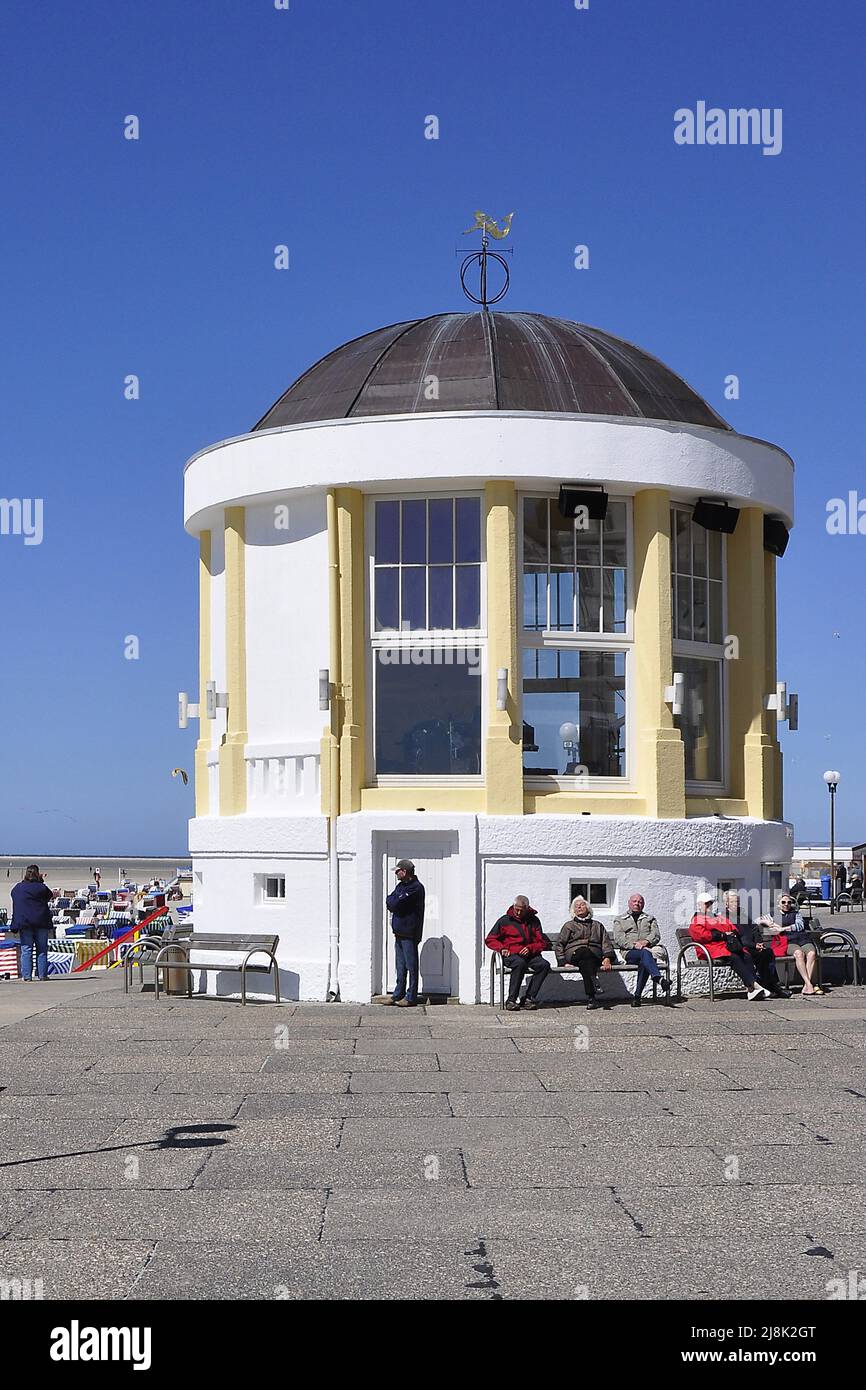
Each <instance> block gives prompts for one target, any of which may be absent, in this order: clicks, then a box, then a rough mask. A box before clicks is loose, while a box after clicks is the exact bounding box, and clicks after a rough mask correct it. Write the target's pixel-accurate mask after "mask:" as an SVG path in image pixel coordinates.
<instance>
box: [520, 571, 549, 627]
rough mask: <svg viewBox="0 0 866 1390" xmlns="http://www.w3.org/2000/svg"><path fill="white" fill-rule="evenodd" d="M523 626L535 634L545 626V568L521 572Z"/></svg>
mask: <svg viewBox="0 0 866 1390" xmlns="http://www.w3.org/2000/svg"><path fill="white" fill-rule="evenodd" d="M523 626H524V627H526V628H531V629H533V630H534V631H536V632H540V631H543V629H544V628H545V627H546V626H547V566H546V565H545V566H544V568H543V569H536V568H535V567H533V568H532V569H525V570H524V571H523Z"/></svg>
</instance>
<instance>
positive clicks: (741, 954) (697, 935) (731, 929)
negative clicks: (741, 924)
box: [689, 893, 770, 1000]
mask: <svg viewBox="0 0 866 1390" xmlns="http://www.w3.org/2000/svg"><path fill="white" fill-rule="evenodd" d="M715 900H716V895H715V893H699V894H698V898H697V908H698V910H697V912H696V913H695V915H694V917H693V918H692V920H691V922H690V923H689V936H690V937H691V938H692V941H696V942H698V943H699V944H700V945H701V946H703V948H704V950H705V951H706V953H707V955H708V956H710V957H711V958H712V959H713V960H721V959H723V958H724V960H725V964H726V965H728V966H730V968H731V970H733V972H734V974H735V975H739V977H740V979H741V980H742V982H743V984H744V985H745V986H746V997H747V998H748V999H750V1000H758V999H769V997H770V993H769V990H766V989H764V987H763V985H761V984H759V983H758V977H757V975H756V974H755V967H754V965H753V964H752V958H751V956H749V955H748V954H747V952H746V949H745V947H744V946H743V942H742V938H741V937H740V934H739V932H738V931H737V929H736V927H735V926H734V924H733V922H729V921H728V919H727V917H715V916H714V915H713V913H712V906H713V903H714V902H715ZM700 958H701V959H704V957H703V954H702V953H701V956H700ZM710 968H711V969H712V967H710Z"/></svg>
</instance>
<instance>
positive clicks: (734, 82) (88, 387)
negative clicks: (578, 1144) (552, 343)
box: [0, 0, 866, 855]
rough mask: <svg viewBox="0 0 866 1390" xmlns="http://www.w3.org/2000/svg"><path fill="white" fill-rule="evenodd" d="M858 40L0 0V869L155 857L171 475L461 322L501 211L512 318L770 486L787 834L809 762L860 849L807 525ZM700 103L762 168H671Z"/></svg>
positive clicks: (852, 288) (810, 774)
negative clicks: (643, 397) (666, 368)
mask: <svg viewBox="0 0 866 1390" xmlns="http://www.w3.org/2000/svg"><path fill="white" fill-rule="evenodd" d="M864 37H866V33H864V17H863V8H862V5H861V4H860V3H859V0H837V3H836V4H833V5H831V6H827V5H821V4H819V3H817V0H725V3H724V4H721V3H719V4H712V5H711V4H688V5H684V4H683V3H682V0H590V7H589V9H588V10H586V11H576V10H575V9H574V5H573V3H572V0H533V2H532V3H527V2H526V0H491V2H490V3H488V4H486V5H485V4H477V5H469V4H466V3H465V0H437V2H436V4H434V5H425V4H413V3H409V0H363V3H361V2H360V0H291V6H290V9H289V11H288V12H283V11H277V10H275V8H274V5H273V0H208V3H206V4H191V3H186V4H179V3H177V0H148V2H147V3H146V4H135V5H121V4H117V3H116V0H89V3H88V4H86V5H72V4H68V3H63V2H62V0H47V3H40V4H34V3H33V0H5V3H4V5H3V8H2V15H0V46H2V52H3V54H4V81H3V84H2V88H0V113H2V131H3V140H2V145H3V156H2V158H3V165H4V172H3V192H4V199H3V202H4V210H3V216H2V225H0V239H2V256H0V276H2V304H3V308H4V315H3V318H4V331H3V348H4V354H3V356H4V363H3V370H2V374H0V382H2V391H3V445H4V448H3V481H2V487H0V493H2V494H3V495H4V496H6V497H16V496H17V497H41V498H43V499H44V507H45V520H44V526H45V533H44V541H43V543H42V544H41V545H39V546H30V547H25V546H24V545H23V543H22V539H21V538H20V537H17V538H16V537H11V536H6V537H0V575H2V594H3V613H4V619H5V624H4V625H5V641H4V644H3V661H2V671H3V681H2V692H3V694H2V705H3V731H4V739H3V772H2V783H0V785H2V828H0V851H2V852H3V853H7V852H9V853H33V854H52V853H53V854H58V853H83V854H88V853H93V854H97V855H99V854H101V855H106V854H109V853H113V852H116V853H121V854H123V853H138V854H147V853H170V854H173V853H178V852H180V851H182V850H183V849H184V847H185V845H186V820H187V817H188V816H189V815H190V814H191V811H192V785H191V784H190V786H189V788H187V789H184V788H183V787H182V785H181V783H180V780H179V779H175V780H172V779H171V776H170V771H171V768H172V767H175V766H178V765H180V766H183V767H186V768H191V765H192V752H193V743H194V739H195V736H196V730H195V726H192V725H191V727H190V729H189V730H188V731H187V732H185V733H184V732H181V731H179V730H178V729H177V728H176V713H175V696H176V692H177V690H178V689H181V688H186V689H188V690H190V691H194V690H195V688H196V685H197V675H196V639H195V626H196V547H195V544H194V542H193V541H192V540H191V539H190V538H189V537H187V536H186V535H185V533H184V530H183V526H182V519H181V485H182V468H183V464H184V462H185V460H186V459H187V457H188V456H189V455H190V454H191V453H193V452H194V451H195V450H196V449H198V448H200V447H202V446H203V445H205V444H207V443H210V442H212V441H214V440H218V439H220V438H223V437H226V436H230V435H234V434H238V433H242V432H243V431H244V430H246V429H248V428H249V427H250V426H251V425H252V424H253V422H254V421H255V420H256V419H258V417H259V416H260V415H261V414H262V413H263V411H264V410H265V409H266V408H267V407H268V406H269V405H270V404H271V403H272V402H273V400H274V399H275V398H276V397H277V396H278V395H279V394H280V393H281V392H282V391H283V390H284V389H285V387H286V386H287V385H288V383H289V382H290V381H292V380H293V378H294V377H295V376H297V375H298V373H299V372H301V371H302V370H303V369H304V368H305V367H306V366H307V365H308V364H309V363H310V362H312V361H313V360H314V359H316V358H317V357H319V356H320V355H321V354H322V353H323V352H325V351H327V350H328V349H330V348H331V347H333V346H335V345H336V344H338V343H340V342H342V341H344V340H346V339H348V338H351V337H353V336H355V335H357V334H359V333H363V332H365V331H366V330H368V329H371V328H373V327H375V326H377V325H380V324H385V323H390V322H393V321H395V320H399V319H403V318H411V317H414V316H416V315H423V314H428V313H434V312H438V311H441V310H447V309H453V308H458V309H459V308H462V307H464V301H463V300H462V298H461V295H460V292H459V288H458V285H457V279H456V270H455V256H454V248H455V246H457V245H458V243H459V242H460V236H459V233H460V232H461V231H462V230H463V228H465V227H467V226H468V225H469V222H470V220H471V215H472V212H473V210H474V209H475V208H478V207H481V208H484V209H486V210H488V211H490V212H494V213H499V214H504V213H505V212H508V211H511V210H512V209H514V210H516V217H515V222H514V233H513V244H514V250H515V256H514V280H513V289H512V293H511V296H510V299H509V301H508V302H509V306H510V307H512V308H522V309H528V310H537V311H541V312H548V313H553V314H559V315H562V316H565V317H571V318H575V319H578V320H583V321H585V322H587V323H591V324H598V325H601V326H603V327H604V328H606V329H608V330H610V331H612V332H614V333H618V334H621V335H622V336H624V337H626V338H628V339H631V340H633V341H635V342H637V343H640V344H642V345H643V346H645V347H646V348H647V349H649V350H650V351H652V352H654V353H656V354H657V355H658V356H660V357H661V358H663V359H664V360H665V361H667V362H668V363H670V365H671V366H672V367H674V368H675V369H676V370H678V371H680V372H681V373H682V374H683V375H684V376H685V377H686V379H687V380H689V381H690V382H691V383H692V384H693V385H694V386H696V387H697V388H698V390H700V391H701V392H702V393H703V394H704V395H705V396H706V397H707V399H708V400H709V401H710V402H711V403H712V404H713V405H715V406H716V407H717V408H718V409H719V410H720V411H721V413H722V414H723V415H725V416H726V417H727V418H728V419H729V420H730V421H731V423H732V424H733V425H734V427H735V428H737V429H739V430H741V431H743V432H745V433H748V434H756V435H759V436H762V437H764V438H767V439H770V440H773V441H775V442H777V443H779V444H781V445H782V446H783V447H784V448H785V449H787V450H788V452H789V453H791V454H792V455H793V457H794V459H795V461H796V464H797V508H798V510H797V527H796V530H795V532H794V534H793V536H792V539H791V544H790V546H789V549H788V553H787V555H786V556H785V558H784V560H783V561H782V562H781V564H780V566H779V574H780V675H781V676H782V677H784V678H785V679H787V681H788V683H789V685H790V687H791V688H793V689H797V690H798V691H799V692H800V696H801V722H802V728H801V731H800V732H799V733H797V734H792V735H788V734H787V733H786V734H785V735H784V747H785V754H786V774H785V775H786V812H787V815H788V817H789V818H791V819H793V820H794V822H795V830H796V835H797V838H798V839H809V838H817V837H821V836H823V835H825V834H826V811H827V807H826V803H827V795H826V792H825V790H824V787H823V784H822V782H821V774H822V772H823V770H824V769H825V768H827V767H837V768H839V769H840V770H841V772H842V775H843V782H842V786H841V788H840V793H839V813H840V835H841V836H842V837H843V838H844V837H853V838H855V839H866V812H864V809H863V804H862V799H861V793H860V787H861V785H862V783H863V773H864V753H866V732H864V719H863V714H862V710H863V692H864V688H866V659H864V643H863V634H864V604H863V578H864V573H866V536H835V537H831V536H828V535H827V533H826V530H825V515H826V503H827V500H828V499H829V498H831V497H833V496H837V495H841V496H846V495H847V492H848V490H849V489H859V490H860V493H861V494H862V495H864V496H866V470H864V438H863V431H864V426H863V410H862V400H863V394H864V387H866V360H864V357H866V354H864V329H863V325H864V322H866V304H864V275H863V250H862V248H863V231H864V226H863V224H864V218H863V213H864V164H863V150H864V147H866V129H864V127H866V105H864V86H863V70H862V67H863V64H862V54H863V45H864ZM698 100H705V101H707V102H708V103H709V104H710V105H718V106H721V107H724V108H728V107H738V106H757V107H770V108H774V107H781V108H783V111H784V124H783V133H784V144H783V150H782V153H781V154H780V155H779V156H777V157H766V156H763V155H762V154H761V151H760V149H758V148H742V147H728V148H710V147H704V148H699V147H693V148H687V147H680V146H677V145H675V143H674V140H673V127H674V121H673V113H674V111H675V110H676V109H677V108H679V107H682V106H690V107H694V105H695V103H696V102H697V101H698ZM128 114H135V115H137V116H138V117H139V118H140V121H141V138H140V140H139V141H138V142H137V143H135V142H130V141H126V140H124V139H123V120H124V117H125V116H127V115H128ZM430 114H435V115H437V116H438V117H439V120H440V139H439V140H438V141H429V140H425V139H424V138H423V127H424V118H425V116H427V115H430ZM282 242H285V243H286V244H288V246H289V248H290V255H291V269H290V270H289V271H288V272H277V271H275V270H274V269H273V247H274V246H275V245H276V244H277V243H282ZM579 242H580V243H587V244H588V245H589V247H590V255H591V269H590V270H589V271H576V270H575V269H574V268H573V247H574V246H575V244H576V243H579ZM128 373H137V374H138V375H139V376H140V379H141V399H140V400H139V401H136V402H128V401H125V400H124V398H123V379H124V377H125V376H126V375H127V374H128ZM728 373H737V374H738V375H739V377H740V379H741V392H742V394H741V399H740V400H739V401H737V402H729V401H725V400H724V397H723V382H724V378H725V376H726V375H727V374H728ZM128 634H134V635H136V636H137V637H138V638H139V639H140V644H141V655H140V659H139V660H138V661H127V660H125V659H124V654H123V653H124V638H125V637H126V636H127V635H128Z"/></svg>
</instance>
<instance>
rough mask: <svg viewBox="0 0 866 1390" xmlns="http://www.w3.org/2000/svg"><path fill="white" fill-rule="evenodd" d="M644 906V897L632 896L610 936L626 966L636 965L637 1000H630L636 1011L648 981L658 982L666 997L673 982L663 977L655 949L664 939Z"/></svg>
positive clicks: (614, 924)
mask: <svg viewBox="0 0 866 1390" xmlns="http://www.w3.org/2000/svg"><path fill="white" fill-rule="evenodd" d="M644 906H645V904H644V897H643V894H642V893H632V895H631V897H630V898H629V900H628V912H626V913H625V914H624V915H623V916H622V917H615V918H614V923H613V932H612V933H611V934H612V936H613V944H614V945H615V946H616V948H617V950H618V951H621V952H622V955H623V959H624V960H625V963H626V965H636V966H637V978H636V980H635V985H634V998H633V999H632V1001H631V1006H632V1008H633V1009H639V1008H640V997H641V995H642V994H643V991H644V985H645V984H646V982H647V980H658V981H660V983H661V987H662V991H663V993H664V994H670V992H671V982H670V980H669V979H668V978H667V976H665V975H662V972H661V971H660V970H659V968H658V965H657V963H656V958H655V954H654V952H653V947H654V946H658V944H659V942H660V941H661V939H662V938H661V932H660V931H659V924H658V922H657V921H656V919H655V917H651V916H650V914H649V913H648V912H644Z"/></svg>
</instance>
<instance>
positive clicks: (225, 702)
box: [204, 681, 229, 719]
mask: <svg viewBox="0 0 866 1390" xmlns="http://www.w3.org/2000/svg"><path fill="white" fill-rule="evenodd" d="M204 700H205V714H206V715H207V717H208V719H216V714H217V710H218V709H228V707H229V697H228V693H227V692H226V691H224V690H219V691H218V690H217V688H216V681H208V683H207V685H206V686H205V688H204Z"/></svg>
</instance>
